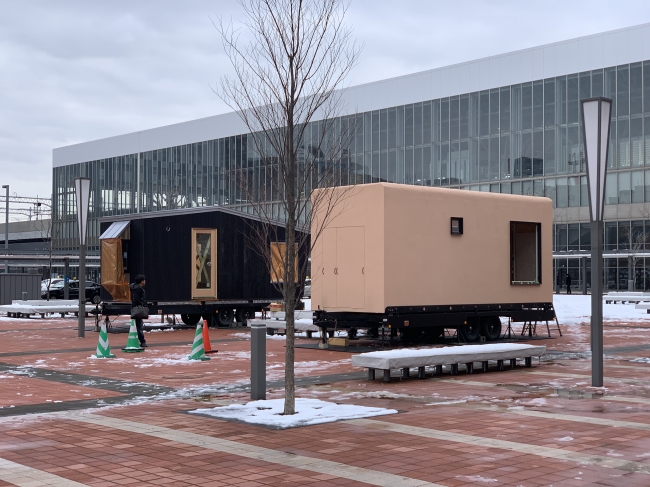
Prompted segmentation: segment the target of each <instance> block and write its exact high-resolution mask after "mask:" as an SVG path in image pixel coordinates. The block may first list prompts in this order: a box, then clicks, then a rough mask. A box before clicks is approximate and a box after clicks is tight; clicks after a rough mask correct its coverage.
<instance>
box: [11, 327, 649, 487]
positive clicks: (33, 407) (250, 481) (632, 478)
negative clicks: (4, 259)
mask: <svg viewBox="0 0 650 487" xmlns="http://www.w3.org/2000/svg"><path fill="white" fill-rule="evenodd" d="M640 318H641V319H639V320H637V321H635V322H632V323H605V353H606V361H605V377H606V379H605V388H604V389H602V390H595V389H592V388H591V387H589V384H590V381H591V377H590V359H589V357H588V352H589V326H588V325H586V324H583V325H572V326H569V327H563V333H564V336H563V337H562V338H559V337H557V333H556V332H554V333H553V334H554V337H555V338H553V339H549V340H543V341H539V340H536V341H535V342H534V343H535V344H545V345H546V346H547V347H548V349H549V354H548V355H547V356H546V357H545V358H544V359H543V360H542V361H541V362H539V363H538V362H537V361H536V360H535V361H534V368H533V369H526V368H523V367H517V368H515V370H506V371H503V372H496V371H494V370H491V371H490V372H488V373H475V374H472V375H469V374H466V373H465V372H464V368H463V367H462V366H461V367H460V369H461V372H460V374H459V375H457V376H451V375H449V374H448V372H446V373H445V374H444V375H443V376H442V377H440V378H432V377H430V378H428V379H426V380H418V379H406V380H402V379H400V378H398V377H396V376H395V377H394V378H393V381H392V382H391V383H388V384H387V383H383V382H381V380H377V381H374V382H369V381H367V380H365V378H364V377H365V374H364V373H363V371H361V370H359V369H356V368H354V367H352V366H351V364H350V360H349V358H350V356H351V353H349V352H333V351H322V350H317V349H308V348H298V349H296V371H297V377H298V378H299V380H300V381H302V382H301V383H302V384H303V385H302V386H301V387H299V388H298V396H300V397H311V398H318V399H323V400H331V401H334V402H338V403H348V404H357V405H364V406H374V407H386V408H393V409H397V410H398V411H399V413H398V414H395V415H388V416H381V417H375V418H371V419H370V420H361V421H354V420H353V421H340V422H337V423H328V424H322V425H314V426H306V427H300V428H293V429H288V430H275V429H271V428H266V427H260V426H254V425H248V424H242V423H239V422H228V421H223V420H219V419H214V418H207V417H204V416H196V415H191V414H187V411H190V410H193V409H196V408H199V407H210V406H215V407H217V406H221V405H225V404H229V403H243V402H246V401H247V399H248V397H247V394H248V392H247V390H246V386H247V381H248V375H249V372H248V366H249V358H250V355H249V351H250V341H249V339H248V331H247V330H246V329H217V330H214V329H212V330H210V334H211V337H210V338H211V342H212V345H213V348H216V349H218V350H219V353H217V354H215V355H212V356H211V357H212V360H210V361H208V362H189V361H187V360H185V359H184V358H185V357H186V356H187V354H189V351H190V344H191V342H192V338H193V335H194V332H193V330H175V331H170V332H157V333H149V334H148V335H147V342H148V343H149V345H150V348H149V349H148V350H147V351H145V352H143V353H140V354H125V353H122V352H121V351H120V346H123V345H124V344H125V342H126V335H125V334H109V339H110V342H111V347H112V349H113V352H114V353H116V355H117V356H118V358H117V359H114V360H97V359H92V358H90V357H91V355H92V352H93V350H94V348H95V345H96V340H97V334H96V333H95V332H92V331H87V332H86V338H85V339H78V338H76V321H75V320H74V319H69V318H68V319H61V318H52V319H49V318H48V319H40V318H35V319H7V318H4V317H2V318H0V487H2V486H4V485H25V486H27V485H67V484H66V481H68V482H77V483H78V484H69V485H79V484H81V485H90V486H98V487H99V486H118V485H143V486H148V485H170V486H194V485H197V486H199V485H200V486H230V485H233V486H275V485H278V486H280V485H282V486H304V485H309V486H338V485H350V486H355V485H405V486H406V485H409V486H410V485H414V486H417V485H433V486H435V485H442V486H448V487H452V486H454V487H455V486H470V485H471V486H477V485H489V486H501V485H503V486H519V485H521V486H538V485H540V486H541V485H554V486H565V485H566V486H579V485H610V486H628V485H630V486H648V485H650V378H649V375H650V374H648V373H649V372H650V363H644V362H632V361H631V360H635V359H637V360H638V359H648V362H650V315H648V317H647V318H645V315H640ZM89 324H90V323H89ZM515 328H516V330H519V328H520V325H518V326H517V327H515ZM538 331H539V332H540V333H542V330H541V329H540V330H538ZM544 331H545V330H544ZM552 331H553V330H552ZM298 341H299V343H303V344H308V343H314V340H311V341H310V340H307V339H305V338H300V339H299V340H298ZM267 351H268V378H269V384H270V387H271V389H270V391H269V394H268V397H269V398H280V397H282V379H283V361H284V355H283V354H284V340H283V339H282V338H281V337H280V338H278V337H273V338H269V339H268V340H267ZM12 406H13V407H12ZM3 462H4V463H3ZM3 465H4V467H3ZM11 465H18V466H20V467H21V468H24V469H25V471H28V472H31V474H30V475H33V476H34V477H33V479H38V480H33V479H32V480H29V479H27V478H26V477H25V478H22V479H21V478H19V477H16V476H14V477H10V475H11V472H10V470H11V468H10V466H11ZM39 475H41V476H42V477H38V476H39ZM30 482H32V483H30ZM38 482H40V483H38ZM57 482H58V483H57Z"/></svg>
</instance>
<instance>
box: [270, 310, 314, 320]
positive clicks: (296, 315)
mask: <svg viewBox="0 0 650 487" xmlns="http://www.w3.org/2000/svg"><path fill="white" fill-rule="evenodd" d="M269 314H270V315H271V319H272V320H285V319H286V316H287V314H286V313H285V312H284V311H271V312H270V313H269ZM313 317H314V312H313V311H307V310H301V311H294V312H293V319H294V320H311V319H312V318H313Z"/></svg>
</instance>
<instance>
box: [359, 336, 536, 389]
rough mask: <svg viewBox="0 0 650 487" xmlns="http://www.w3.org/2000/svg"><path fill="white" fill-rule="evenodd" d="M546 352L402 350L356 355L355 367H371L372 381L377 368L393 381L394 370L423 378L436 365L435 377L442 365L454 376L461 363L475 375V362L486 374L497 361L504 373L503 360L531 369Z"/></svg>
mask: <svg viewBox="0 0 650 487" xmlns="http://www.w3.org/2000/svg"><path fill="white" fill-rule="evenodd" d="M545 352H546V347H545V346H537V345H523V344H517V343H494V344H488V345H462V346H458V347H439V348H424V349H400V350H387V351H382V352H369V353H361V354H359V355H353V356H352V365H356V366H357V367H366V368H368V379H369V380H374V379H375V369H380V370H383V371H384V382H390V371H391V369H402V377H409V369H411V368H413V367H417V368H418V377H419V378H420V379H424V372H425V367H426V366H435V367H436V375H440V374H442V366H443V365H451V373H452V375H456V374H457V373H458V364H465V365H466V367H467V373H469V374H472V373H473V372H474V362H481V363H482V369H483V372H487V370H488V361H490V360H496V361H497V365H498V368H499V370H503V361H504V360H510V366H511V367H512V368H514V367H515V364H516V362H517V359H518V358H523V359H524V360H525V363H526V367H531V366H532V357H539V356H541V355H544V353H545Z"/></svg>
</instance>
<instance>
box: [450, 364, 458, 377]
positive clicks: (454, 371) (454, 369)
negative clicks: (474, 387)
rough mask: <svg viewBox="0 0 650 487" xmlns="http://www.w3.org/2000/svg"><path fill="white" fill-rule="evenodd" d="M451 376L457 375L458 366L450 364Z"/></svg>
mask: <svg viewBox="0 0 650 487" xmlns="http://www.w3.org/2000/svg"><path fill="white" fill-rule="evenodd" d="M451 375H458V364H451Z"/></svg>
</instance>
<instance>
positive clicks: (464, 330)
mask: <svg viewBox="0 0 650 487" xmlns="http://www.w3.org/2000/svg"><path fill="white" fill-rule="evenodd" d="M458 331H459V332H460V334H461V336H462V337H463V338H464V339H465V341H466V342H468V343H470V342H475V341H477V340H478V337H479V336H480V335H481V327H480V326H479V321H478V320H469V319H468V320H467V324H466V325H462V326H460V327H459V328H458Z"/></svg>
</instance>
